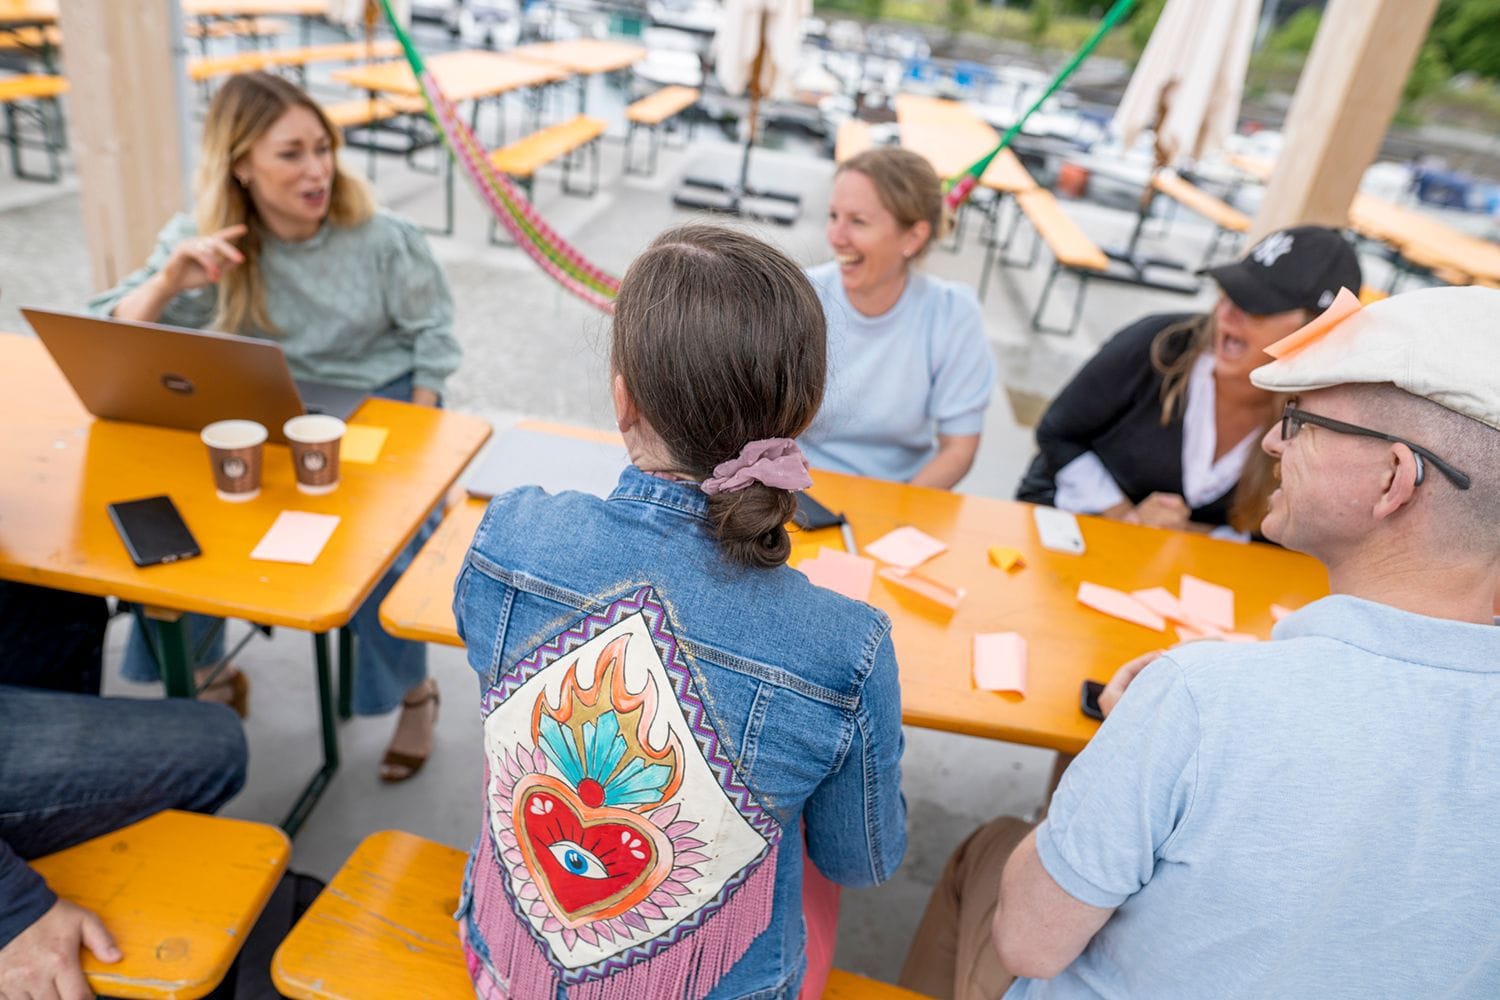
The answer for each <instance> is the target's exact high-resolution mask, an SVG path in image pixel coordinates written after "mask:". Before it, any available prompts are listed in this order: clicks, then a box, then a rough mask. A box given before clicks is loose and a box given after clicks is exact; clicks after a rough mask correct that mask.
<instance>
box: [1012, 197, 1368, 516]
mask: <svg viewBox="0 0 1500 1000" xmlns="http://www.w3.org/2000/svg"><path fill="white" fill-rule="evenodd" d="M1207 273H1208V274H1209V275H1210V276H1211V277H1213V279H1214V280H1215V281H1216V282H1217V283H1218V285H1219V288H1220V292H1221V294H1220V297H1219V301H1218V304H1217V305H1216V306H1215V307H1214V308H1213V310H1212V311H1211V312H1208V313H1202V314H1197V315H1194V314H1183V313H1178V314H1157V315H1152V316H1147V317H1145V318H1143V319H1141V320H1139V321H1137V322H1135V323H1132V324H1131V325H1130V326H1127V327H1126V328H1125V329H1123V330H1121V331H1120V332H1119V333H1116V334H1115V335H1114V336H1113V337H1111V338H1110V339H1109V341H1107V342H1106V343H1105V345H1104V346H1103V347H1101V348H1100V349H1099V353H1098V354H1096V355H1095V356H1094V357H1093V358H1091V359H1090V360H1089V361H1088V362H1087V363H1086V364H1085V365H1084V366H1083V368H1082V369H1080V370H1079V372H1078V374H1077V375H1075V376H1074V377H1073V380H1072V381H1071V382H1069V383H1068V385H1067V386H1065V387H1064V388H1063V390H1062V391H1061V392H1060V393H1058V394H1057V397H1056V398H1055V399H1053V400H1052V402H1051V403H1050V404H1049V405H1048V407H1047V411H1046V413H1044V414H1043V415H1042V419H1041V422H1040V423H1038V424H1037V428H1036V443H1037V455H1036V457H1035V458H1034V459H1033V460H1032V462H1031V467H1030V468H1029V469H1028V470H1027V472H1026V475H1025V477H1024V478H1023V479H1022V480H1021V484H1020V486H1019V488H1018V489H1017V490H1016V499H1018V500H1028V501H1031V502H1032V503H1041V504H1048V505H1051V506H1056V507H1060V508H1062V509H1064V510H1069V511H1073V512H1074V513H1081V514H1102V515H1104V516H1105V517H1112V518H1117V519H1120V520H1124V521H1131V522H1135V523H1138V524H1147V525H1151V526H1154V527H1159V528H1177V529H1182V528H1188V527H1190V526H1196V527H1198V528H1201V530H1204V531H1208V530H1212V529H1214V528H1217V527H1221V526H1225V525H1228V526H1229V527H1231V528H1233V529H1234V530H1235V531H1237V532H1238V533H1240V534H1241V535H1249V534H1253V533H1254V532H1255V531H1256V529H1257V528H1258V527H1259V525H1260V521H1261V517H1262V516H1263V515H1264V514H1265V505H1266V501H1267V500H1268V498H1269V497H1270V494H1271V491H1272V490H1273V489H1274V488H1275V483H1274V481H1273V479H1274V475H1273V468H1272V462H1271V460H1270V459H1269V457H1268V456H1266V455H1265V454H1264V453H1263V452H1262V451H1261V449H1260V448H1259V447H1258V446H1257V442H1258V441H1259V440H1260V438H1261V436H1262V435H1263V434H1264V433H1265V431H1266V429H1267V428H1268V427H1269V426H1270V425H1271V424H1272V423H1273V422H1274V421H1275V420H1276V419H1278V418H1279V417H1280V415H1281V409H1280V405H1279V403H1278V402H1277V400H1276V399H1275V397H1274V396H1273V395H1272V394H1271V393H1269V392H1266V391H1264V390H1262V389H1257V388H1256V387H1255V386H1253V385H1251V384H1250V372H1251V371H1252V370H1254V369H1255V368H1257V367H1259V366H1260V365H1263V364H1265V363H1267V362H1268V361H1270V358H1269V356H1267V355H1266V353H1265V348H1267V347H1269V346H1270V345H1271V344H1273V343H1275V342H1276V341H1277V340H1280V339H1281V338H1282V337H1284V336H1286V335H1287V334H1289V333H1291V332H1293V331H1294V330H1296V329H1297V328H1298V327H1300V326H1302V325H1303V324H1304V323H1306V322H1307V321H1308V320H1309V319H1311V318H1312V317H1313V316H1314V315H1316V314H1317V313H1318V312H1320V311H1321V310H1323V309H1325V308H1327V307H1328V305H1330V304H1331V303H1332V302H1333V299H1334V296H1335V295H1336V294H1337V293H1338V290H1339V289H1340V288H1341V287H1342V288H1348V289H1349V290H1350V291H1352V292H1358V291H1359V287H1360V283H1361V280H1362V279H1361V274H1360V267H1359V258H1358V257H1357V256H1356V255H1355V253H1354V249H1353V248H1352V247H1351V246H1350V245H1349V242H1348V241H1347V240H1345V239H1344V237H1343V236H1342V235H1341V234H1340V233H1339V232H1338V231H1337V230H1333V229H1328V228H1326V227H1324V226H1298V227H1297V228H1295V229H1285V230H1281V231H1280V232H1275V233H1272V234H1271V235H1269V236H1267V237H1266V238H1265V239H1263V240H1261V241H1260V242H1259V243H1257V244H1256V245H1255V247H1254V248H1252V249H1251V251H1250V252H1249V253H1248V254H1247V255H1246V256H1245V258H1244V259H1243V260H1240V261H1236V262H1234V263H1232V264H1224V265H1221V266H1219V267H1215V268H1211V269H1210V270H1209V271H1208V272H1207Z"/></svg>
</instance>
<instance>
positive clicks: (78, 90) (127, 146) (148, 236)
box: [58, 0, 189, 289]
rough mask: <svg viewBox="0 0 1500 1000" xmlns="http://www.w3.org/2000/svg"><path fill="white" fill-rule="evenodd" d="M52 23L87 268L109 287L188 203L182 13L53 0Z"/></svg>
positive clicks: (144, 1) (98, 284)
mask: <svg viewBox="0 0 1500 1000" xmlns="http://www.w3.org/2000/svg"><path fill="white" fill-rule="evenodd" d="M58 24H59V26H60V27H61V28H62V33H63V39H64V42H65V44H64V46H63V67H64V70H65V72H66V73H67V76H68V84H69V94H68V116H69V119H70V126H71V131H70V140H71V142H72V144H73V150H74V159H75V161H76V162H77V165H78V183H79V191H80V199H81V201H82V203H83V231H84V236H85V238H86V239H87V241H88V247H89V266H90V272H91V277H92V279H93V285H94V287H95V288H96V289H103V288H109V287H111V286H112V285H114V284H116V283H117V282H118V281H119V280H120V279H121V278H123V277H124V276H125V275H127V274H129V273H130V272H131V271H133V270H135V269H136V268H138V267H140V266H141V264H143V263H144V262H145V260H146V257H147V256H148V255H149V254H150V253H151V249H152V247H153V245H154V243H155V237H156V234H157V232H158V231H159V230H160V229H161V227H162V225H163V224H164V223H165V222H166V221H167V219H169V218H170V217H171V216H172V214H173V213H175V212H180V211H182V210H183V209H184V208H186V207H187V204H188V190H189V185H188V183H187V180H186V177H187V152H186V150H187V146H186V117H187V115H186V110H185V109H186V104H185V100H186V88H187V79H186V76H185V73H184V69H183V58H184V51H185V45H184V41H183V32H182V19H181V14H180V11H179V9H178V5H177V2H176V0H129V2H125V0H61V2H60V4H59V10H58Z"/></svg>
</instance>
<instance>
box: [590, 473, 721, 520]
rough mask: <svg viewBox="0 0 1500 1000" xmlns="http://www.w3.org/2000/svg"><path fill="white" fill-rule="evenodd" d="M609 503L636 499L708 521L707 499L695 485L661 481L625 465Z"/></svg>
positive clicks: (656, 477)
mask: <svg viewBox="0 0 1500 1000" xmlns="http://www.w3.org/2000/svg"><path fill="white" fill-rule="evenodd" d="M609 499H611V500H636V501H639V502H641V503H652V504H656V505H657V506H659V507H666V508H668V509H670V510H675V511H679V512H680V513H683V514H687V515H688V516H690V517H696V518H698V519H699V520H700V521H707V520H708V497H706V496H704V495H703V490H701V489H700V488H699V486H698V484H697V483H689V482H685V481H683V480H680V479H663V478H662V477H661V476H653V475H652V474H651V473H649V472H642V471H641V470H640V469H639V468H637V467H636V466H634V465H627V466H626V467H625V471H623V472H621V473H620V481H619V482H618V483H616V484H615V488H614V491H613V492H612V493H610V495H609Z"/></svg>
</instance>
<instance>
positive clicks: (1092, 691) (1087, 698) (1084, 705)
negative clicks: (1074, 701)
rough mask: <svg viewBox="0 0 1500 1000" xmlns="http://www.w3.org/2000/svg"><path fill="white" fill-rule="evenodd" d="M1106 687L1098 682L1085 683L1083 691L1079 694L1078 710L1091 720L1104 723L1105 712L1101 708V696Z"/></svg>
mask: <svg viewBox="0 0 1500 1000" xmlns="http://www.w3.org/2000/svg"><path fill="white" fill-rule="evenodd" d="M1103 691H1104V685H1103V684H1100V683H1099V682H1098V681H1084V682H1083V690H1082V691H1081V692H1079V698H1078V710H1079V711H1081V712H1082V713H1083V714H1084V715H1087V716H1088V717H1089V718H1090V719H1098V720H1099V721H1100V722H1103V721H1104V711H1103V709H1101V708H1100V707H1099V695H1100V694H1101V693H1103Z"/></svg>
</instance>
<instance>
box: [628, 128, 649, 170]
mask: <svg viewBox="0 0 1500 1000" xmlns="http://www.w3.org/2000/svg"><path fill="white" fill-rule="evenodd" d="M639 130H640V123H639V122H631V123H630V127H629V128H628V129H626V130H625V173H626V175H627V176H628V175H631V174H636V175H645V174H648V173H650V171H647V170H637V169H636V167H635V134H636V132H637V131H639Z"/></svg>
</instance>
